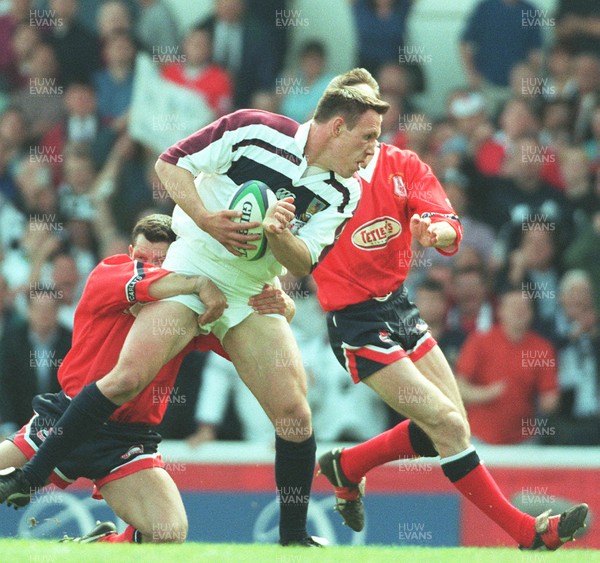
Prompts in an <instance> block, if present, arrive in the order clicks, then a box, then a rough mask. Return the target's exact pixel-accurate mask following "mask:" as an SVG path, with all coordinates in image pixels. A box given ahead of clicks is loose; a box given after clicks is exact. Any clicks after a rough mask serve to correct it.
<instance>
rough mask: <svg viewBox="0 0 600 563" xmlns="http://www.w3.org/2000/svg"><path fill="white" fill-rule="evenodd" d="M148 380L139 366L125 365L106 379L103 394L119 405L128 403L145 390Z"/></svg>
mask: <svg viewBox="0 0 600 563" xmlns="http://www.w3.org/2000/svg"><path fill="white" fill-rule="evenodd" d="M147 379H148V378H147V377H146V376H145V374H144V373H143V372H141V371H140V366H139V365H137V366H136V365H134V364H131V365H128V364H124V365H121V366H118V367H117V369H115V370H114V371H113V372H111V373H110V374H109V375H108V376H107V377H106V378H105V381H104V382H103V383H104V385H103V387H102V392H103V393H104V394H105V395H106V396H107V397H108V398H109V399H111V400H112V401H113V402H115V403H117V404H122V403H126V402H127V401H130V400H131V399H133V398H134V397H136V396H137V395H138V394H139V393H140V392H141V391H143V390H144V388H145V387H146V385H147V383H148V381H147Z"/></svg>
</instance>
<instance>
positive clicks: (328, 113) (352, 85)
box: [313, 68, 390, 129]
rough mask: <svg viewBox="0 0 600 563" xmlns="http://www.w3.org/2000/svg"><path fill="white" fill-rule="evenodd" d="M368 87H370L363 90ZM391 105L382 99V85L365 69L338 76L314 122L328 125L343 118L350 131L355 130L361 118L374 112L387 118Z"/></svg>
mask: <svg viewBox="0 0 600 563" xmlns="http://www.w3.org/2000/svg"><path fill="white" fill-rule="evenodd" d="M363 84H366V85H367V86H369V87H370V88H364V87H361V86H362V85H363ZM389 108H390V105H389V104H388V103H387V102H385V101H383V100H382V99H381V98H379V86H378V84H377V82H376V81H375V79H374V78H373V76H372V75H371V73H370V72H369V71H368V70H366V69H364V68H355V69H352V70H349V71H348V72H345V73H344V74H340V75H338V76H336V77H335V78H334V79H333V80H332V81H331V82H330V83H329V85H328V86H327V88H326V89H325V92H323V95H322V96H321V99H320V100H319V103H318V104H317V109H316V110H315V113H314V115H313V119H314V120H315V121H316V122H317V123H325V122H327V121H329V120H330V119H331V118H333V117H336V116H338V115H341V116H342V117H343V118H344V121H345V122H346V124H347V126H348V129H352V128H353V127H354V126H355V125H356V123H357V121H358V120H359V119H360V117H361V115H363V113H365V112H366V111H368V110H370V109H372V110H374V111H376V112H377V113H378V114H380V115H383V114H384V113H386V112H387V110H388V109H389Z"/></svg>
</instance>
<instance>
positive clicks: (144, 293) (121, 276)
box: [84, 254, 171, 312]
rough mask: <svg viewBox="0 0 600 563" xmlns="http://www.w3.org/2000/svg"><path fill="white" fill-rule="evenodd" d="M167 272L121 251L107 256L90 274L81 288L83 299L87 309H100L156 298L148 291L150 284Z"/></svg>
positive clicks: (126, 305) (110, 309)
mask: <svg viewBox="0 0 600 563" xmlns="http://www.w3.org/2000/svg"><path fill="white" fill-rule="evenodd" d="M170 273H171V272H170V271H169V270H163V269H161V268H157V267H155V266H152V265H151V264H145V263H143V262H138V261H137V260H132V259H131V258H129V256H127V255H125V254H121V255H117V256H111V257H109V258H106V259H104V260H103V261H102V262H100V264H98V266H96V268H94V270H93V271H92V273H91V274H90V277H89V279H88V281H87V284H86V286H85V290H84V293H85V294H86V297H87V299H86V302H87V303H89V307H90V309H94V310H95V311H98V312H101V311H112V310H122V309H124V308H127V307H130V306H131V305H133V304H134V303H137V302H138V301H141V302H146V301H156V299H155V298H153V297H152V296H151V295H150V293H149V291H150V285H151V284H152V283H153V282H155V281H157V280H159V279H160V278H162V277H164V276H166V275H167V274H170Z"/></svg>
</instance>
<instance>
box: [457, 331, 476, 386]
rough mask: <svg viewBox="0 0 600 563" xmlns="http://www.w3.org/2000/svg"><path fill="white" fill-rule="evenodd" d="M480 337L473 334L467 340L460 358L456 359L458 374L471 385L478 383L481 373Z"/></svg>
mask: <svg viewBox="0 0 600 563" xmlns="http://www.w3.org/2000/svg"><path fill="white" fill-rule="evenodd" d="M479 342H480V335H479V334H478V333H476V332H474V333H471V334H470V335H469V336H468V337H467V339H466V340H465V342H464V344H463V346H462V348H461V349H460V352H459V353H458V358H457V359H456V373H457V374H458V375H460V376H461V377H463V378H464V379H466V380H467V381H469V382H471V383H476V380H477V374H478V372H479V358H480V357H481V353H480V350H479Z"/></svg>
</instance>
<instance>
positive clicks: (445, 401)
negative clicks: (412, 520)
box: [313, 78, 588, 550]
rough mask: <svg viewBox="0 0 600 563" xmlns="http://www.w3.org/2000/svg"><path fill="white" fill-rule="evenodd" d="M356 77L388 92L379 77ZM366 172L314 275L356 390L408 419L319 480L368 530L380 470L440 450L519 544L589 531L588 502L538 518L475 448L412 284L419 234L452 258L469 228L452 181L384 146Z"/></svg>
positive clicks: (473, 496)
mask: <svg viewBox="0 0 600 563" xmlns="http://www.w3.org/2000/svg"><path fill="white" fill-rule="evenodd" d="M335 80H336V79H334V82H335ZM350 80H351V82H350V84H354V85H356V84H361V85H362V86H363V87H365V88H369V87H370V88H372V89H373V90H375V91H376V92H377V91H378V87H377V83H376V82H374V81H373V83H368V82H364V81H362V80H360V79H358V80H352V78H350ZM344 84H348V83H347V82H346V83H344ZM359 175H360V176H361V180H362V188H363V189H362V196H361V200H360V203H359V206H358V209H357V210H356V212H355V214H354V216H353V218H352V219H351V220H350V222H349V223H348V225H347V227H346V229H345V230H344V232H343V233H342V235H341V237H340V239H339V240H338V242H337V244H336V245H335V246H334V247H333V249H332V250H331V252H330V253H329V254H328V255H327V257H326V258H325V259H324V260H323V261H322V262H321V263H320V264H319V266H318V267H317V268H316V270H315V271H314V273H313V275H314V279H315V281H316V282H317V285H318V297H319V301H320V303H321V305H322V307H323V308H324V309H325V310H326V311H328V317H327V323H328V330H329V337H330V342H331V346H332V349H333V351H334V353H335V354H336V356H337V358H338V360H339V361H340V363H341V364H342V365H343V366H344V367H345V368H346V369H347V370H348V371H349V372H350V374H351V375H352V378H353V380H354V382H355V383H358V382H359V381H363V382H364V383H366V384H367V385H368V386H369V387H371V388H372V389H373V390H374V391H375V392H376V393H377V394H378V395H379V396H380V397H381V398H382V399H383V400H384V401H385V402H386V403H387V404H389V405H390V406H391V407H392V408H394V410H396V411H397V412H399V413H400V414H402V415H404V416H406V417H407V418H408V420H405V421H404V422H401V423H400V424H398V425H397V426H395V427H394V428H392V429H391V430H388V431H387V432H384V433H382V434H380V435H378V436H376V437H374V438H372V439H371V440H369V441H367V442H365V443H363V444H360V445H357V446H354V447H352V448H348V449H344V450H342V449H335V450H332V451H330V452H328V453H326V454H324V455H323V456H321V457H320V458H319V466H320V471H321V473H323V474H324V475H325V476H326V477H327V479H328V480H329V481H330V482H331V483H332V485H334V488H335V492H336V498H337V501H336V502H337V504H336V509H337V510H338V511H339V512H340V514H341V515H342V517H343V518H344V521H345V522H346V524H348V525H349V526H350V527H351V528H352V529H354V530H357V531H358V530H361V529H362V527H363V525H364V507H363V503H362V500H361V496H362V493H363V491H364V488H363V485H364V476H365V474H366V473H367V472H368V471H369V470H370V469H372V468H374V467H376V466H378V465H381V464H383V463H386V462H388V461H394V460H398V459H401V458H414V457H419V456H437V455H439V456H440V463H441V466H442V470H443V472H444V474H445V475H446V477H447V478H448V479H449V480H450V481H451V482H452V483H453V485H454V486H455V487H456V488H457V489H458V491H459V492H460V493H461V494H462V495H464V496H465V498H467V499H469V500H470V501H471V502H473V503H474V504H475V505H476V506H477V507H478V508H479V509H480V510H481V511H482V512H484V513H485V514H487V515H488V516H489V517H490V518H491V519H492V520H493V521H494V522H496V523H497V524H498V525H499V526H500V527H501V528H502V529H504V530H505V531H506V532H507V533H508V534H509V535H510V536H511V537H512V538H513V539H514V540H515V541H516V542H517V543H518V544H519V546H521V547H522V548H524V549H538V548H547V549H552V550H554V549H557V548H558V547H560V546H561V545H562V544H563V543H564V542H566V541H568V540H571V539H573V534H574V533H575V532H576V531H577V530H578V529H579V528H581V527H582V526H584V525H585V518H586V516H587V511H588V507H587V505H586V504H580V505H577V506H575V507H573V508H571V509H569V510H567V511H566V512H564V513H563V514H562V515H557V516H549V514H550V511H547V512H545V513H543V514H541V515H540V516H538V517H537V518H534V517H533V516H530V515H528V514H525V513H523V512H521V511H520V510H518V509H517V508H515V507H514V506H512V505H511V504H510V503H509V501H508V500H507V499H506V498H505V497H504V495H503V494H502V493H501V491H500V490H499V488H498V486H497V484H496V482H495V481H494V479H493V477H492V476H491V475H490V473H489V472H488V470H487V469H486V468H485V466H483V465H481V464H480V460H479V457H478V455H477V452H476V451H475V448H474V446H472V445H471V444H470V434H469V424H468V421H467V416H466V412H465V409H464V406H463V403H462V399H461V397H460V394H459V391H458V387H457V384H456V380H455V378H454V375H453V374H452V371H451V369H450V366H449V365H448V362H447V361H446V358H445V357H444V354H443V353H442V351H441V350H440V348H439V347H438V346H437V343H436V341H435V340H434V338H433V337H432V335H431V334H430V333H429V332H428V327H427V324H426V323H425V321H423V319H421V317H420V314H419V310H418V309H417V307H416V306H415V305H414V304H413V303H412V302H410V301H409V300H408V297H407V291H406V289H405V287H404V285H403V282H404V279H405V278H406V275H407V274H408V270H409V265H410V259H411V243H412V239H416V240H417V241H418V242H419V243H420V244H421V245H422V246H424V247H434V248H436V249H437V250H438V251H439V252H441V253H442V254H448V255H450V254H453V253H455V252H456V251H457V250H458V247H459V244H460V240H461V236H462V230H461V225H460V221H459V219H458V217H457V216H456V214H455V212H454V210H453V209H452V206H451V205H450V202H449V201H448V199H447V198H446V194H445V193H444V191H443V188H442V186H441V185H440V184H439V182H438V180H437V179H436V177H435V176H434V175H433V173H432V171H431V169H430V168H429V166H427V165H426V164H425V163H423V162H422V161H421V160H420V159H419V157H418V156H417V155H416V154H415V153H414V152H411V151H403V150H400V149H398V148H396V147H394V146H391V145H386V144H381V145H379V147H378V148H377V150H376V153H375V154H374V156H373V157H372V159H371V161H370V162H369V163H368V165H367V166H366V167H365V168H363V169H361V170H360V172H359Z"/></svg>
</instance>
